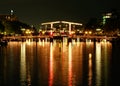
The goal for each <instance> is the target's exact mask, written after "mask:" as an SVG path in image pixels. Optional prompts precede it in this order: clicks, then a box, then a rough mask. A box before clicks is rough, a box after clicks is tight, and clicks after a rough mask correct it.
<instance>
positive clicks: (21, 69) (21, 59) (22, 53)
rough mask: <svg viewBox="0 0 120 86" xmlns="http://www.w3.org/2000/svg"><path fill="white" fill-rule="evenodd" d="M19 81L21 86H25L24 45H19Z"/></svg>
mask: <svg viewBox="0 0 120 86" xmlns="http://www.w3.org/2000/svg"><path fill="white" fill-rule="evenodd" d="M20 81H21V86H25V83H24V82H25V81H26V50H25V43H24V42H23V43H21V58H20Z"/></svg>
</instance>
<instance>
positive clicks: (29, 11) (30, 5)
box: [0, 0, 120, 24]
mask: <svg viewBox="0 0 120 86" xmlns="http://www.w3.org/2000/svg"><path fill="white" fill-rule="evenodd" d="M11 9H13V10H14V14H15V15H17V16H18V17H19V20H20V21H23V22H25V23H28V24H40V23H41V22H47V21H56V20H66V21H73V22H81V23H85V22H87V20H88V19H89V18H91V17H100V16H102V13H103V12H105V11H109V10H111V9H117V10H118V11H120V3H119V0H0V14H8V13H10V10H11Z"/></svg>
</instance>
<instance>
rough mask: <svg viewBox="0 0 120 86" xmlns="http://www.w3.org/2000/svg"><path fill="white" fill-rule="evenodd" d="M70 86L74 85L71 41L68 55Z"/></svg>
mask: <svg viewBox="0 0 120 86" xmlns="http://www.w3.org/2000/svg"><path fill="white" fill-rule="evenodd" d="M68 61H69V62H68V86H72V45H71V43H69V55H68Z"/></svg>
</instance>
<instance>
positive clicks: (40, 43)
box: [38, 38, 42, 46]
mask: <svg viewBox="0 0 120 86" xmlns="http://www.w3.org/2000/svg"><path fill="white" fill-rule="evenodd" d="M38 43H39V45H40V46H41V45H42V42H41V39H40V38H39V41H38Z"/></svg>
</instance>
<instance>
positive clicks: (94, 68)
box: [0, 39, 120, 86]
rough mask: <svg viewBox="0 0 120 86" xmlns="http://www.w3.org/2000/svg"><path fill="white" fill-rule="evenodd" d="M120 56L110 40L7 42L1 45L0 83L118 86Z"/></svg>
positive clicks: (16, 85) (9, 85)
mask: <svg viewBox="0 0 120 86" xmlns="http://www.w3.org/2000/svg"><path fill="white" fill-rule="evenodd" d="M119 58H120V47H119V46H118V44H115V43H114V44H112V43H110V42H95V43H94V42H91V41H89V40H87V42H75V41H74V40H73V41H72V42H70V43H67V42H66V39H64V40H63V42H61V41H55V40H54V41H53V42H51V43H50V42H46V41H45V40H43V41H39V42H30V40H27V41H26V42H9V43H8V45H7V46H6V47H0V86H120V85H119V83H120V82H119V81H118V80H119V77H118V75H119V73H120V72H119V64H120V63H119V62H120V59H119ZM117 78H118V79H117ZM115 84H116V85H115Z"/></svg>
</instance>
